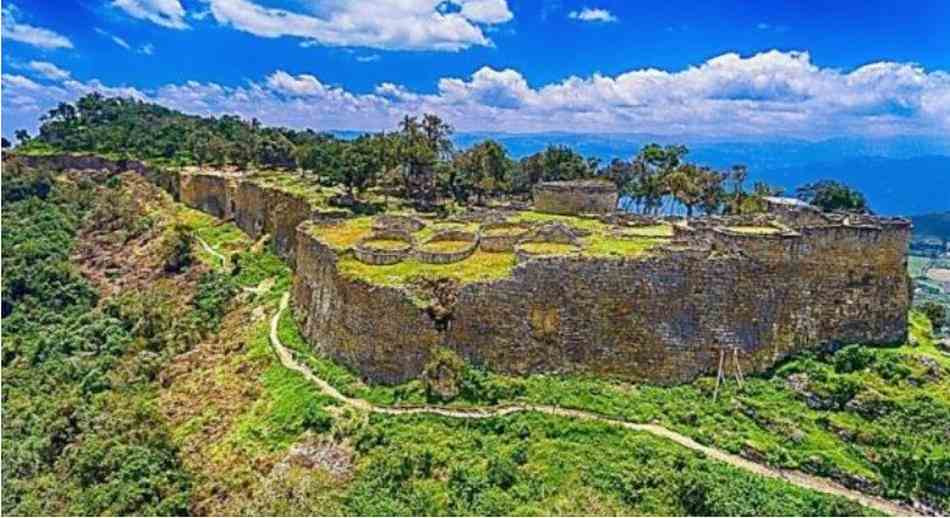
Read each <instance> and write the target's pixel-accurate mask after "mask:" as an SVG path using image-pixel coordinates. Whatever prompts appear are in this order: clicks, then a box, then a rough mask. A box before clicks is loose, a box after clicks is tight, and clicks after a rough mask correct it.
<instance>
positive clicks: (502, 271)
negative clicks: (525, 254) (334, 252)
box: [337, 250, 515, 286]
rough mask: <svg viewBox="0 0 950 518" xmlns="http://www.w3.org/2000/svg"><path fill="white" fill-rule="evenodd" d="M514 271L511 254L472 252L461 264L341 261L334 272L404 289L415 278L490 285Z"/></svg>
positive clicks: (408, 260)
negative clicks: (443, 279)
mask: <svg viewBox="0 0 950 518" xmlns="http://www.w3.org/2000/svg"><path fill="white" fill-rule="evenodd" d="M514 267H515V256H514V254H512V253H489V252H484V251H481V250H476V251H475V252H474V253H473V254H472V255H470V256H469V257H468V258H467V259H465V260H464V261H460V262H457V263H450V264H429V263H424V262H421V261H418V260H416V259H411V258H410V259H407V260H405V261H402V262H401V263H396V264H387V265H378V266H377V265H368V264H364V263H361V262H360V261H358V260H356V259H355V258H352V257H344V258H341V259H340V261H339V263H337V268H338V269H339V271H340V273H342V274H343V275H346V276H349V277H354V278H358V279H363V280H365V281H367V282H370V283H372V284H379V285H383V286H404V285H406V284H407V283H408V282H409V281H411V280H412V279H414V278H417V277H423V278H431V279H439V278H449V279H455V280H457V281H459V282H462V283H468V282H479V281H491V280H496V279H503V278H505V277H508V276H509V275H511V271H512V270H513V269H514Z"/></svg>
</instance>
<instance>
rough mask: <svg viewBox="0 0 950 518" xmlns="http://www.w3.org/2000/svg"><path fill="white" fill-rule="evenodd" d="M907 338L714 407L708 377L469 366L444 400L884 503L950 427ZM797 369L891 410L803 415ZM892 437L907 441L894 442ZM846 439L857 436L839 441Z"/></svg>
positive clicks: (398, 394) (411, 399) (925, 351)
mask: <svg viewBox="0 0 950 518" xmlns="http://www.w3.org/2000/svg"><path fill="white" fill-rule="evenodd" d="M281 329H282V335H281V336H282V339H283V338H284V337H285V336H286V337H287V338H288V342H289V343H294V344H296V348H298V349H299V350H300V351H302V354H303V355H304V357H305V358H306V361H307V364H308V365H309V366H310V368H311V369H313V370H314V372H315V373H317V375H318V376H321V377H325V379H328V380H330V381H331V383H333V384H334V386H337V387H338V388H339V389H340V390H341V391H342V392H344V393H346V394H348V395H350V396H355V397H361V398H365V399H368V400H370V401H373V402H375V403H377V404H422V403H425V402H426V393H425V390H424V388H423V386H422V385H421V383H420V382H418V381H412V382H409V383H405V384H402V385H397V386H380V385H370V386H367V385H365V384H363V383H361V382H360V381H359V379H358V377H357V376H355V375H354V374H353V373H351V372H349V371H348V370H347V369H345V368H342V367H340V366H339V365H337V364H335V363H334V362H332V361H329V360H327V359H322V358H320V357H319V356H316V355H313V354H312V352H309V351H310V349H309V348H307V346H306V344H305V342H304V341H303V340H302V339H301V338H300V337H299V334H297V333H296V331H295V330H294V323H293V320H292V319H291V318H289V317H288V318H286V319H285V321H283V322H282V323H281ZM911 331H912V333H913V334H914V336H915V341H916V343H918V345H917V346H910V345H904V346H901V347H897V348H874V347H863V346H859V345H855V346H850V347H848V348H845V349H843V350H842V351H839V352H838V353H836V354H833V355H829V356H816V355H814V354H811V353H803V354H801V355H799V356H798V357H797V358H795V359H792V360H790V361H787V362H785V363H783V364H782V365H780V366H779V367H778V368H776V370H775V372H774V373H772V374H769V375H765V376H750V377H749V378H748V379H747V381H746V384H745V386H744V387H743V388H742V389H740V388H739V387H738V386H737V385H736V383H735V382H734V380H730V381H727V383H726V384H725V385H724V386H723V387H722V389H721V391H720V397H719V398H718V400H717V401H715V402H713V401H712V390H713V387H714V380H713V379H712V378H708V377H705V378H701V379H699V380H697V381H696V382H694V383H691V384H688V385H678V386H672V387H659V386H652V385H631V384H627V383H624V382H622V381H619V380H611V379H609V378H599V377H593V376H583V375H573V376H563V375H533V376H527V377H509V376H502V375H497V374H492V373H488V372H484V371H480V370H476V369H471V368H469V369H468V371H467V372H466V374H465V381H464V384H465V385H466V386H468V387H474V388H470V390H467V391H463V395H462V396H460V397H459V398H458V399H457V400H455V401H453V402H450V403H449V404H450V405H460V406H468V405H472V404H495V403H499V402H531V403H539V404H549V405H557V406H562V407H567V408H578V409H585V410H590V411H594V412H597V413H601V414H604V415H607V416H612V417H616V418H621V419H626V420H629V421H634V422H658V423H660V424H663V425H665V426H667V427H669V428H671V429H674V430H676V431H679V432H680V433H684V434H686V435H688V436H691V437H693V438H694V439H696V440H697V441H699V442H701V443H704V444H709V445H713V446H716V447H719V448H722V449H724V450H726V451H729V452H732V453H736V454H747V455H755V456H759V457H762V458H763V459H765V461H766V462H768V463H769V464H772V465H775V466H778V467H784V468H790V469H801V470H804V471H809V472H813V473H816V474H818V475H821V476H841V475H844V476H848V477H860V478H862V479H864V480H867V481H870V483H872V484H879V485H880V486H881V487H883V488H884V492H885V494H887V495H889V496H890V497H891V498H907V497H908V496H909V495H911V494H915V495H919V494H920V491H924V492H925V493H926V491H927V490H926V489H925V488H924V489H921V485H920V484H921V482H919V481H920V480H928V479H927V478H926V477H928V476H929V477H933V476H937V475H934V474H933V473H934V472H933V470H934V469H938V470H939V469H941V468H939V466H940V464H939V462H940V461H939V459H941V458H942V459H948V458H950V456H948V455H950V453H948V450H947V449H946V447H945V446H944V445H943V441H942V440H940V439H939V437H938V436H939V433H940V430H942V429H946V425H947V424H948V423H950V374H948V373H950V358H948V357H947V356H946V355H943V354H942V353H940V352H939V351H938V350H936V349H935V348H934V346H933V342H932V340H931V339H930V338H929V334H930V327H929V322H927V320H926V318H925V317H923V316H922V315H920V314H918V313H912V315H911ZM851 358H858V359H859V360H853V359H851ZM919 358H932V359H935V360H936V361H937V362H938V363H939V364H940V365H941V366H942V367H943V369H945V371H944V375H943V377H942V378H939V379H936V380H934V379H931V378H929V377H928V374H927V373H926V369H925V367H924V366H923V364H922V363H921V361H920V360H919ZM856 361H857V363H855V362H856ZM855 366H857V367H860V368H857V367H855ZM801 372H804V373H807V375H808V376H809V377H810V378H811V379H812V380H813V385H814V386H813V388H812V390H814V391H815V392H816V393H817V394H819V395H822V394H835V393H836V392H835V391H839V392H840V391H841V390H843V389H844V390H850V389H848V387H858V389H859V390H865V391H866V390H873V391H875V392H876V393H879V394H881V397H882V398H883V403H882V404H883V405H885V407H886V408H891V409H892V410H890V411H889V413H888V414H887V415H886V416H885V417H883V418H877V419H872V418H869V417H867V416H864V415H862V414H861V413H859V412H857V411H855V410H850V409H848V408H844V407H843V406H841V407H836V408H832V409H815V408H811V407H809V405H808V404H807V402H806V401H805V400H804V399H803V398H802V397H801V396H799V395H798V394H796V393H795V392H794V391H792V390H791V389H790V388H789V387H788V385H787V378H788V377H789V376H791V375H793V374H796V373H801ZM842 404H843V403H842ZM921 423H927V424H926V425H921ZM921 426H923V429H920V428H921ZM895 433H896V434H901V435H899V436H903V437H907V438H908V439H904V440H902V441H901V442H898V443H893V442H892V439H891V438H893V437H895V435H894V434H895ZM852 436H854V437H858V439H857V440H855V439H852V438H849V437H852ZM910 438H913V439H910ZM907 440H911V441H912V442H906V441H907ZM911 452H913V453H911ZM902 454H911V455H916V456H915V457H914V458H915V459H917V460H916V461H914V462H917V463H918V464H916V466H918V467H916V468H915V469H916V470H918V471H917V472H912V473H910V474H907V473H904V474H900V473H895V472H894V471H893V470H892V467H893V466H894V464H893V463H894V462H903V463H906V462H910V461H907V460H901V461H895V460H893V459H895V458H898V459H899V458H902V457H895V456H899V455H902ZM935 463H936V464H935ZM927 466H930V467H927ZM928 470H930V471H928ZM928 473H930V475H928ZM835 474H838V475H835ZM907 477H910V478H909V479H908V478H907ZM906 480H917V481H918V482H913V483H907V482H905V481H906ZM930 494H931V498H934V497H933V493H930ZM944 505H946V504H944Z"/></svg>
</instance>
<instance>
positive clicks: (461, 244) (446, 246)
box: [419, 241, 473, 253]
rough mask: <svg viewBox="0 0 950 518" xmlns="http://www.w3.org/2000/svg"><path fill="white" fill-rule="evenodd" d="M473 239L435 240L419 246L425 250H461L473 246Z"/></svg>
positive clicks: (447, 251)
mask: <svg viewBox="0 0 950 518" xmlns="http://www.w3.org/2000/svg"><path fill="white" fill-rule="evenodd" d="M472 243H473V242H472V241H433V242H431V243H425V244H424V245H421V246H420V247H419V249H420V250H422V251H424V252H443V253H450V252H461V251H463V250H466V249H468V248H469V247H470V246H472Z"/></svg>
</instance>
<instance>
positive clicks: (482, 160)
mask: <svg viewBox="0 0 950 518" xmlns="http://www.w3.org/2000/svg"><path fill="white" fill-rule="evenodd" d="M451 169H453V170H454V172H453V173H452V174H451V177H452V180H453V181H452V182H451V190H452V192H453V195H454V196H455V197H456V199H459V200H461V201H465V200H467V199H468V194H469V192H474V193H475V195H476V196H477V199H478V203H481V202H482V198H483V197H484V195H485V194H488V193H492V192H497V191H500V190H504V189H506V188H507V187H508V186H509V184H510V173H511V160H510V159H509V158H508V152H507V151H505V148H504V147H502V146H501V144H499V143H498V142H495V141H494V140H485V141H483V142H481V143H479V144H478V145H476V146H473V147H471V148H469V149H467V150H465V151H463V152H461V153H458V154H457V155H456V156H455V158H454V159H453V162H452V168H451Z"/></svg>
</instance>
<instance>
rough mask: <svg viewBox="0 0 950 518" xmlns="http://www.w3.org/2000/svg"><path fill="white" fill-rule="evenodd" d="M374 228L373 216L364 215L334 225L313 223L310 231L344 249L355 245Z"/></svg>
mask: <svg viewBox="0 0 950 518" xmlns="http://www.w3.org/2000/svg"><path fill="white" fill-rule="evenodd" d="M372 229H373V218H371V217H368V216H364V217H360V218H352V219H348V220H345V221H341V222H339V223H335V224H333V225H313V226H311V227H310V232H311V235H313V236H314V237H317V238H319V239H320V240H321V241H322V242H324V243H326V244H327V245H328V246H330V247H331V248H333V249H335V250H338V251H342V250H346V249H348V248H350V247H352V246H355V245H356V243H357V242H359V240H360V239H363V238H364V237H366V236H368V235H370V233H371V232H372Z"/></svg>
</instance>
